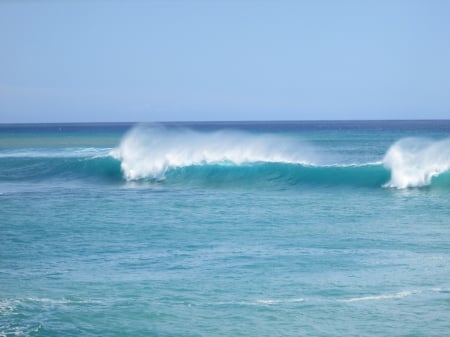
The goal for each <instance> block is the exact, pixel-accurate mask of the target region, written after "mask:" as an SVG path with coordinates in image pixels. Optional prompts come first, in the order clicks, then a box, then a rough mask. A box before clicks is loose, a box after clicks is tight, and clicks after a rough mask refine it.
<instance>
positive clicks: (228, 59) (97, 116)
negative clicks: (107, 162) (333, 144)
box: [0, 0, 450, 123]
mask: <svg viewBox="0 0 450 337" xmlns="http://www.w3.org/2000/svg"><path fill="white" fill-rule="evenodd" d="M416 118H420V119H424V118H450V1H448V0H442V1H439V0H404V1H401V0H374V1H371V0H368V1H365V0H355V1H346V0H342V1H341V0H339V1H337V0H329V1H325V0H310V1H300V0H299V1H275V0H274V1H263V0H261V1H245V0H243V1H237V0H236V1H234V0H228V1H217V0H216V1H212V0H211V1H167V0H166V1H120V2H119V1H75V0H73V1H69V0H66V1H56V0H54V1H38V0H36V1H24V0H17V1H12V0H3V1H0V122H1V123H7V122H83V121H85V122H95V121H171V120H302V119H416Z"/></svg>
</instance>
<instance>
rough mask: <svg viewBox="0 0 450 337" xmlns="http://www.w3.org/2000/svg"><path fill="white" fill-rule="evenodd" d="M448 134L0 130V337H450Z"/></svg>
mask: <svg viewBox="0 0 450 337" xmlns="http://www.w3.org/2000/svg"><path fill="white" fill-rule="evenodd" d="M449 239H450V121H449V120H446V121H348V122H345V121H343V122H245V123H242V122H239V123H238V122H222V123H212V122H205V123H165V124H158V125H132V124H62V125H55V124H46V125H43V124H30V125H0V336H17V335H18V336H445V335H447V334H448V333H449V331H450V240H449Z"/></svg>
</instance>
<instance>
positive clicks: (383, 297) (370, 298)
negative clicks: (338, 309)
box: [342, 291, 412, 302]
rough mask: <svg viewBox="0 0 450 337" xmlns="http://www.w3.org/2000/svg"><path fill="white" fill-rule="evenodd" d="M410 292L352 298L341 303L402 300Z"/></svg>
mask: <svg viewBox="0 0 450 337" xmlns="http://www.w3.org/2000/svg"><path fill="white" fill-rule="evenodd" d="M411 294H412V293H411V292H410V291H401V292H398V293H395V294H385V295H375V296H364V297H354V298H349V299H346V300H342V302H360V301H377V300H389V299H395V298H403V297H406V296H409V295H411Z"/></svg>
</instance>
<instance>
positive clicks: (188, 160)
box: [111, 127, 318, 180]
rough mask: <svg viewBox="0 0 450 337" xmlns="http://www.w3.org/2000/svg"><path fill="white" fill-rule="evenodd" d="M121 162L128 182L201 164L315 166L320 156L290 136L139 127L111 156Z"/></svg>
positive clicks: (130, 133) (159, 177) (160, 175)
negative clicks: (177, 168) (294, 164)
mask: <svg viewBox="0 0 450 337" xmlns="http://www.w3.org/2000/svg"><path fill="white" fill-rule="evenodd" d="M111 154H112V155H113V156H114V157H115V158H117V159H119V160H120V161H121V168H122V171H123V173H124V176H125V179H127V180H137V179H142V178H145V177H151V178H156V179H162V178H164V173H165V172H166V171H167V170H168V169H170V168H176V167H184V166H190V165H200V164H224V165H226V164H237V165H239V164H245V163H254V162H267V163H276V162H279V163H298V164H311V163H313V162H315V161H317V159H318V158H317V155H316V154H315V151H314V149H313V148H312V146H311V145H309V144H307V143H305V142H302V141H301V140H299V139H296V138H294V137H289V136H281V135H273V134H251V133H246V132H239V131H230V130H222V131H215V132H197V131H193V130H189V129H166V128H163V127H148V128H146V127H138V128H135V129H133V130H131V131H130V132H129V133H128V134H127V135H126V136H125V137H124V138H123V140H122V142H121V143H120V146H119V147H118V148H117V149H115V150H113V151H112V153H111Z"/></svg>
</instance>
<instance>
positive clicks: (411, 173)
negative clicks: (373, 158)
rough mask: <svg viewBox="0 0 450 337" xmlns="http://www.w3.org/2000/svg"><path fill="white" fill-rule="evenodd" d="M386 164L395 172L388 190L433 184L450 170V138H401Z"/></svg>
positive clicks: (386, 156)
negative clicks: (434, 180) (434, 179)
mask: <svg viewBox="0 0 450 337" xmlns="http://www.w3.org/2000/svg"><path fill="white" fill-rule="evenodd" d="M383 162H384V165H385V167H386V168H388V169H390V170H391V180H390V181H389V182H388V183H386V184H385V187H394V188H408V187H420V186H426V185H430V183H431V179H432V178H433V177H435V176H437V175H439V174H441V173H443V172H446V171H449V170H450V138H447V139H443V140H439V141H432V140H429V139H423V138H405V139H401V140H399V141H398V142H396V143H395V144H394V145H392V146H391V147H390V148H389V150H388V152H387V153H386V155H385V157H384V160H383Z"/></svg>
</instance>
